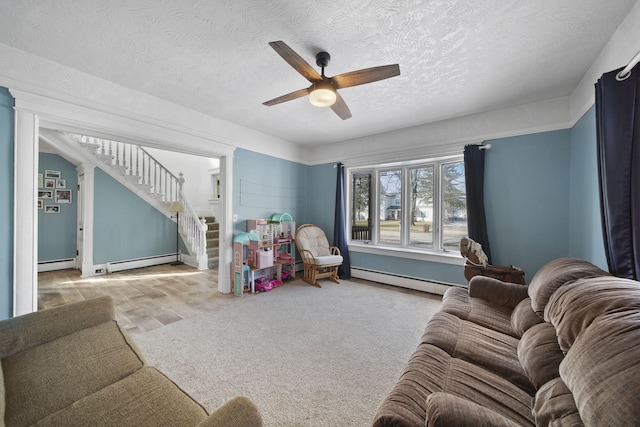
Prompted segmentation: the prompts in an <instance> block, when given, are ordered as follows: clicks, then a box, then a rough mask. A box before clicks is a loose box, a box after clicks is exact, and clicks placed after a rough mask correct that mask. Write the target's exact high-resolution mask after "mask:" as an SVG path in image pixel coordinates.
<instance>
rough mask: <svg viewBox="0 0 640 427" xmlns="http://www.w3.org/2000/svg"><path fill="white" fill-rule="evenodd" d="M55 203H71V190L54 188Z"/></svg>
mask: <svg viewBox="0 0 640 427" xmlns="http://www.w3.org/2000/svg"><path fill="white" fill-rule="evenodd" d="M55 202H56V203H71V190H56V198H55Z"/></svg>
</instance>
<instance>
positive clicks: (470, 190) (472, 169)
mask: <svg viewBox="0 0 640 427" xmlns="http://www.w3.org/2000/svg"><path fill="white" fill-rule="evenodd" d="M484 151H485V150H481V149H480V146H479V145H467V146H465V147H464V179H465V185H466V189H467V229H468V230H467V232H468V233H469V237H470V238H471V239H473V240H475V241H476V242H478V243H480V244H481V245H482V249H483V250H484V253H485V254H487V258H488V259H489V264H491V250H490V248H489V236H488V234H487V219H486V215H485V212H484Z"/></svg>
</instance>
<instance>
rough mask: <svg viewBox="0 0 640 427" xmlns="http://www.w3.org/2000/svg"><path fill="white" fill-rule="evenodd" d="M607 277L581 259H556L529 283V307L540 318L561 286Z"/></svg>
mask: <svg viewBox="0 0 640 427" xmlns="http://www.w3.org/2000/svg"><path fill="white" fill-rule="evenodd" d="M608 275H609V273H607V272H606V271H604V270H601V269H599V268H598V267H596V266H595V265H593V264H591V263H589V262H587V261H584V260H581V259H574V258H558V259H555V260H553V261H550V262H548V263H547V264H545V265H544V266H543V267H542V268H541V269H540V270H538V271H537V272H536V274H535V276H533V279H531V283H529V297H530V298H531V307H532V308H533V311H535V312H536V314H537V315H538V316H540V317H542V316H543V314H544V309H545V307H546V305H547V303H548V302H549V297H551V295H552V294H553V293H554V292H555V291H556V290H557V289H558V288H560V287H561V286H563V285H565V284H567V283H569V282H572V281H574V280H578V279H582V278H588V277H599V276H608Z"/></svg>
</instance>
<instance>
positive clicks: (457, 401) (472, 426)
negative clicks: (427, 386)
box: [426, 392, 519, 427]
mask: <svg viewBox="0 0 640 427" xmlns="http://www.w3.org/2000/svg"><path fill="white" fill-rule="evenodd" d="M426 425H427V426H429V427H439V426H447V427H448V426H459V427H464V426H469V427H478V426H492V427H516V426H518V425H519V424H518V423H516V422H514V421H512V420H510V419H509V418H507V417H505V416H503V415H501V414H499V413H497V412H495V411H492V410H491V409H489V408H485V407H484V406H480V405H478V404H477V403H475V402H472V401H470V400H467V399H463V398H461V397H458V396H454V395H453V394H449V393H442V392H438V393H432V394H430V395H429V396H428V397H427V422H426Z"/></svg>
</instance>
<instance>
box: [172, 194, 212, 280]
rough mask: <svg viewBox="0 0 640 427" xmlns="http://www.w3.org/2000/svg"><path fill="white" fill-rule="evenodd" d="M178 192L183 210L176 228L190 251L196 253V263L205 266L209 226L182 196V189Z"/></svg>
mask: <svg viewBox="0 0 640 427" xmlns="http://www.w3.org/2000/svg"><path fill="white" fill-rule="evenodd" d="M179 194H180V202H181V203H182V206H183V208H184V211H183V212H182V213H181V214H180V220H179V221H180V223H179V224H178V229H179V230H180V232H181V233H182V236H183V241H184V242H185V244H186V245H187V246H188V247H189V250H190V252H191V253H192V254H195V255H196V258H197V260H198V264H199V265H202V266H203V268H206V266H207V261H208V260H207V230H208V229H209V226H208V225H207V224H206V223H205V221H204V220H203V219H200V217H198V214H197V213H196V211H195V209H193V207H192V206H191V205H190V204H189V202H188V201H187V199H185V198H184V194H183V193H182V189H181V190H180V193H179ZM199 268H200V267H199Z"/></svg>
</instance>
